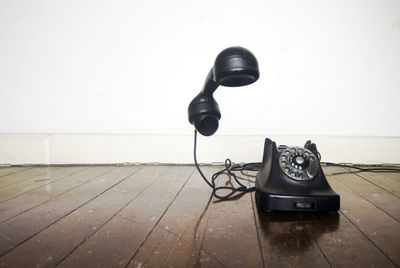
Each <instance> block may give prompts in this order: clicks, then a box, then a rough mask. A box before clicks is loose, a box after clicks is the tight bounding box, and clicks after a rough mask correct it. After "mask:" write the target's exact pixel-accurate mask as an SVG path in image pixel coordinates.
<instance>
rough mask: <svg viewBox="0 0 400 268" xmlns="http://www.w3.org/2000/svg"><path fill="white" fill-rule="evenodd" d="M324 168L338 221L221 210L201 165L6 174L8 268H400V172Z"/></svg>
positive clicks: (1, 258)
mask: <svg viewBox="0 0 400 268" xmlns="http://www.w3.org/2000/svg"><path fill="white" fill-rule="evenodd" d="M219 169H220V167H204V172H205V174H207V175H208V176H210V175H211V174H212V173H214V172H216V171H217V170H219ZM324 170H325V173H326V175H327V177H328V180H329V183H330V184H331V186H332V188H333V189H334V190H335V191H336V192H337V193H339V194H340V196H341V210H340V212H339V213H338V214H307V213H303V214H302V213H295V214H293V213H274V214H266V213H263V212H260V211H259V210H258V209H257V206H256V205H255V203H254V193H252V194H245V195H243V196H241V197H240V198H237V199H235V200H233V201H224V202H215V200H211V199H210V193H211V191H210V189H209V188H208V186H207V185H206V184H205V183H204V182H203V181H202V179H201V178H200V176H199V174H198V173H197V171H195V168H194V167H193V166H96V167H94V166H92V167H85V166H79V167H11V168H1V169H0V266H2V267H43V266H44V267H49V266H50V267H53V266H59V267H192V266H196V267H289V266H295V267H398V266H399V265H400V223H399V221H400V174H399V173H397V174H394V173H379V174H377V173H356V174H355V173H346V174H340V173H343V172H344V171H346V170H344V169H342V168H332V167H325V168H324ZM338 173H339V174H338ZM249 175H250V176H249V177H248V178H250V179H254V178H253V177H251V174H249ZM225 179H226V178H223V179H222V180H224V181H220V182H219V183H224V182H225Z"/></svg>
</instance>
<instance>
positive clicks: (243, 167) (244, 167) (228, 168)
mask: <svg viewBox="0 0 400 268" xmlns="http://www.w3.org/2000/svg"><path fill="white" fill-rule="evenodd" d="M196 152H197V131H196V130H195V131H194V152H193V154H194V163H195V165H196V168H197V170H198V171H199V173H200V175H201V177H202V178H203V180H204V181H205V182H206V183H207V184H208V185H209V186H210V187H211V188H212V189H213V195H214V196H215V197H216V198H218V199H220V200H226V199H229V198H230V197H231V196H232V195H234V194H235V193H237V192H239V193H249V192H253V191H255V189H256V188H255V187H246V186H245V185H243V184H242V183H241V182H240V181H239V179H238V176H236V174H235V173H234V172H235V171H237V172H243V171H260V170H261V164H262V163H261V162H254V163H244V164H240V165H239V164H235V165H232V161H231V160H230V159H229V158H228V159H226V160H225V168H224V169H222V170H220V171H218V172H216V173H214V174H213V175H212V177H211V182H210V181H209V180H208V179H207V178H206V176H205V175H204V174H203V172H202V171H201V170H200V167H199V164H198V163H197V156H196ZM318 154H319V153H318ZM318 158H319V159H321V157H320V155H319V156H318ZM321 164H322V165H327V166H338V167H344V168H353V169H357V170H358V172H392V173H397V172H400V169H397V168H389V167H382V168H361V167H358V166H353V165H345V164H336V163H331V162H321ZM223 173H225V174H228V176H229V177H230V178H233V179H234V180H235V181H236V183H237V184H239V187H233V186H220V187H216V186H215V181H216V180H217V178H218V176H220V175H221V174H223ZM219 190H230V193H228V194H226V195H219V194H217V191H219Z"/></svg>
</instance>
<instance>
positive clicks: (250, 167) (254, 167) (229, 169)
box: [193, 130, 261, 200]
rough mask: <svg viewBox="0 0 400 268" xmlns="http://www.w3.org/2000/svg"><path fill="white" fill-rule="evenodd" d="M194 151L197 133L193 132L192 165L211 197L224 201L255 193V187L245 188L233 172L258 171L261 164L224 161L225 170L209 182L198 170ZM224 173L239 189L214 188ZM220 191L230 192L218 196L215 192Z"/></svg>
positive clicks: (228, 187)
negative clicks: (209, 188)
mask: <svg viewBox="0 0 400 268" xmlns="http://www.w3.org/2000/svg"><path fill="white" fill-rule="evenodd" d="M196 151H197V131H196V130H195V131H194V152H193V153H194V163H195V165H196V168H197V170H198V171H199V173H200V175H201V177H202V178H203V180H204V181H205V182H206V183H207V184H208V185H209V186H210V187H211V188H212V189H213V195H214V196H215V197H216V198H218V199H220V200H226V199H229V198H230V197H231V196H232V195H234V194H235V193H237V192H239V193H249V192H253V191H255V189H256V188H255V187H246V186H245V185H243V184H242V183H241V182H240V181H239V179H238V177H237V176H236V174H235V173H234V172H235V171H239V172H243V171H246V170H247V171H258V170H260V169H261V163H247V164H243V165H238V164H236V165H232V161H231V160H230V159H226V160H225V168H224V169H222V170H220V171H218V172H216V173H215V174H214V175H212V177H211V182H210V181H208V180H207V178H206V176H205V175H204V174H203V172H202V171H201V170H200V167H199V164H198V163H197V156H196ZM223 173H226V174H228V176H229V177H230V178H233V179H234V180H235V181H236V183H237V184H239V187H233V186H219V187H216V186H215V181H216V180H217V178H218V176H220V175H221V174H223ZM220 190H230V192H229V193H228V194H226V195H219V194H218V193H217V192H218V191H220Z"/></svg>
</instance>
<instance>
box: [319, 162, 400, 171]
mask: <svg viewBox="0 0 400 268" xmlns="http://www.w3.org/2000/svg"><path fill="white" fill-rule="evenodd" d="M321 164H322V165H326V166H335V167H344V168H353V169H357V170H358V171H359V172H390V173H398V172H400V168H390V167H382V168H375V167H371V168H362V167H359V166H353V165H346V164H337V163H331V162H321Z"/></svg>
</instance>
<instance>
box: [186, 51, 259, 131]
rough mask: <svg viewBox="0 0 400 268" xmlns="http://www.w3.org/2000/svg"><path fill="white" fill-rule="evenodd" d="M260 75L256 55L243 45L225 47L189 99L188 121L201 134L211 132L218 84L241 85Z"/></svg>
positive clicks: (218, 114) (217, 116) (216, 114)
mask: <svg viewBox="0 0 400 268" xmlns="http://www.w3.org/2000/svg"><path fill="white" fill-rule="evenodd" d="M259 76H260V73H259V70H258V63H257V59H256V57H255V56H254V55H253V53H251V52H250V51H249V50H247V49H245V48H243V47H230V48H227V49H224V50H223V51H222V52H221V53H219V54H218V56H217V58H216V59H215V62H214V66H213V68H211V70H210V72H209V73H208V75H207V78H206V81H205V83H204V86H203V89H202V90H201V92H200V93H199V94H198V95H197V96H196V97H195V98H194V99H193V100H192V101H191V102H190V104H189V108H188V115H189V122H190V123H191V124H193V125H194V126H195V128H196V129H197V131H198V132H200V134H202V135H204V136H211V135H213V134H214V133H215V132H216V131H217V129H218V125H219V119H220V118H221V112H220V110H219V106H218V103H217V102H216V101H215V99H214V97H213V93H214V91H215V90H216V89H217V88H218V86H219V85H222V86H227V87H240V86H245V85H249V84H251V83H254V82H255V81H257V79H258V77H259Z"/></svg>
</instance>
